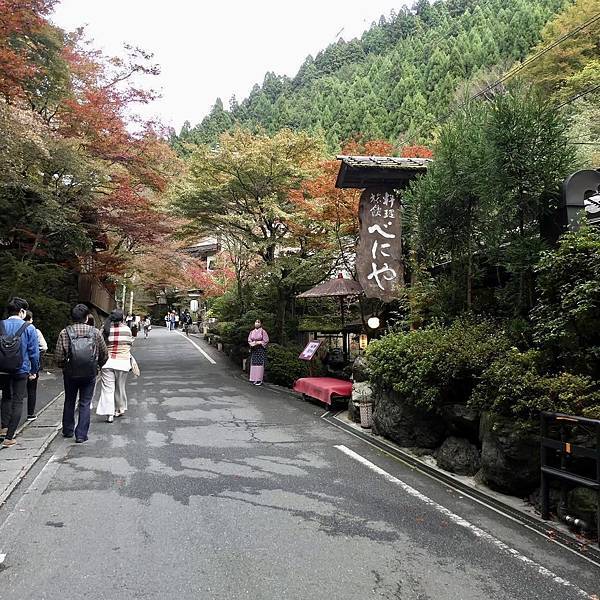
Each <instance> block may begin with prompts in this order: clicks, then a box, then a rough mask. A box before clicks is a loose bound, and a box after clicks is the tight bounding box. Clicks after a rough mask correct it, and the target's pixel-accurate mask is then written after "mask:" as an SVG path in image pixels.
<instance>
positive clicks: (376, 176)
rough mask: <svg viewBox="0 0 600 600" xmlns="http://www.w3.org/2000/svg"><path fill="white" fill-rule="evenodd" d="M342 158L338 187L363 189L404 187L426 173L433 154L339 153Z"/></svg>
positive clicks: (339, 158)
mask: <svg viewBox="0 0 600 600" xmlns="http://www.w3.org/2000/svg"><path fill="white" fill-rule="evenodd" d="M337 158H338V160H339V161H340V162H341V164H340V171H339V173H338V177H337V181H336V184H335V185H336V187H338V188H354V189H364V188H368V187H372V186H387V187H394V188H404V187H406V186H407V185H408V184H409V182H410V181H411V180H413V179H415V178H416V177H418V176H419V175H421V174H423V173H426V172H427V168H428V167H429V165H430V164H431V163H432V162H433V160H432V159H431V158H404V157H399V156H338V157H337Z"/></svg>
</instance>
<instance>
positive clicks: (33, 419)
mask: <svg viewBox="0 0 600 600" xmlns="http://www.w3.org/2000/svg"><path fill="white" fill-rule="evenodd" d="M36 419H37V415H29V416H28V417H27V420H28V421H35V420H36Z"/></svg>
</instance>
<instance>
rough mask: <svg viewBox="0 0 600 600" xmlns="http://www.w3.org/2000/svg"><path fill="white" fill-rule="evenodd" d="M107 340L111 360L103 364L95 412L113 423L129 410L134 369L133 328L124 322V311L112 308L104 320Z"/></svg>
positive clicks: (104, 332)
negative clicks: (128, 388) (128, 390)
mask: <svg viewBox="0 0 600 600" xmlns="http://www.w3.org/2000/svg"><path fill="white" fill-rule="evenodd" d="M103 334H104V339H105V340H106V345H107V347H108V360H107V361H106V363H105V365H104V366H103V367H102V371H101V375H100V376H101V381H102V389H101V392H100V400H99V401H98V408H97V409H96V414H98V415H103V416H106V422H107V423H112V422H113V420H114V417H122V416H123V415H124V414H125V411H126V410H127V393H126V389H125V387H126V384H127V374H128V373H129V371H131V345H132V344H133V336H132V335H131V330H130V329H129V327H127V325H126V324H125V323H124V322H123V311H122V310H120V309H116V310H113V311H112V312H111V313H110V316H109V317H108V319H107V320H106V322H105V323H104V331H103Z"/></svg>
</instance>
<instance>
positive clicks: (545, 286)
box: [532, 227, 600, 380]
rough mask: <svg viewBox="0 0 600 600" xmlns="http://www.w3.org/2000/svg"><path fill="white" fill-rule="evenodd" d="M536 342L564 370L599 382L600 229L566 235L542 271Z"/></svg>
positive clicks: (542, 262)
mask: <svg viewBox="0 0 600 600" xmlns="http://www.w3.org/2000/svg"><path fill="white" fill-rule="evenodd" d="M536 272H537V283H538V292H539V302H538V304H537V306H536V307H535V308H534V310H533V312H532V317H533V323H534V327H535V333H534V339H535V341H536V343H537V344H538V345H540V346H541V347H543V348H547V349H548V350H549V351H551V352H552V354H553V357H554V359H555V360H556V361H557V363H558V366H559V367H560V368H566V369H568V370H569V371H572V372H574V373H581V374H587V375H590V376H592V377H593V378H594V379H596V380H598V379H599V378H600V231H598V229H597V228H592V227H584V228H582V229H581V230H579V231H577V232H569V233H566V234H565V235H563V236H562V238H561V239H560V243H559V246H558V248H556V249H555V250H552V251H547V252H545V253H544V254H543V255H542V257H541V259H540V262H539V264H538V267H537V270H536Z"/></svg>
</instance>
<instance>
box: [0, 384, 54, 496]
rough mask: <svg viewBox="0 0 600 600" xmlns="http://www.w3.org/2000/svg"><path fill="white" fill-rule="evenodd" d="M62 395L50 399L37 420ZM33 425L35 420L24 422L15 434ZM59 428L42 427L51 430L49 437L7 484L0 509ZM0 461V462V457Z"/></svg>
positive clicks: (52, 426)
mask: <svg viewBox="0 0 600 600" xmlns="http://www.w3.org/2000/svg"><path fill="white" fill-rule="evenodd" d="M63 395H64V392H60V394H58V395H56V396H55V397H54V398H52V400H50V402H48V404H46V406H44V407H43V408H42V409H41V410H40V411H39V412H38V418H39V416H40V415H42V414H44V413H45V412H46V410H48V409H49V408H50V407H52V406H54V404H55V402H56V401H57V400H58V399H59V398H60V397H61V396H63ZM34 423H37V420H36V421H25V423H23V424H22V425H21V426H20V427H19V428H18V429H17V432H16V433H17V434H20V433H22V432H23V431H24V430H25V429H28V428H29V427H30V426H32V425H33V424H34ZM60 426H61V424H60V422H58V423H56V424H55V425H46V426H43V427H48V428H50V429H52V430H51V432H50V433H49V435H47V436H46V438H45V439H44V441H43V443H42V445H41V446H40V448H39V449H37V450H36V451H35V453H34V454H33V455H32V456H31V459H30V460H29V462H28V463H27V464H26V465H25V466H23V467H22V468H21V471H20V472H19V474H18V475H17V476H16V477H15V478H14V479H13V480H12V481H11V482H10V483H9V484H8V487H6V488H5V490H4V491H3V492H2V493H1V494H0V507H2V506H3V505H4V504H5V503H6V501H7V500H8V498H9V497H10V495H11V494H12V493H13V492H14V491H15V489H16V487H17V486H18V485H19V484H20V483H21V481H23V479H24V478H25V476H26V475H27V473H29V471H30V470H31V469H32V468H33V466H34V465H35V464H36V463H37V461H38V460H39V459H40V458H41V457H42V455H43V454H44V452H45V451H46V449H47V448H48V446H49V445H50V444H51V443H52V442H53V440H54V438H56V436H57V435H58V432H59V431H60ZM0 460H2V458H1V456H0Z"/></svg>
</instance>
